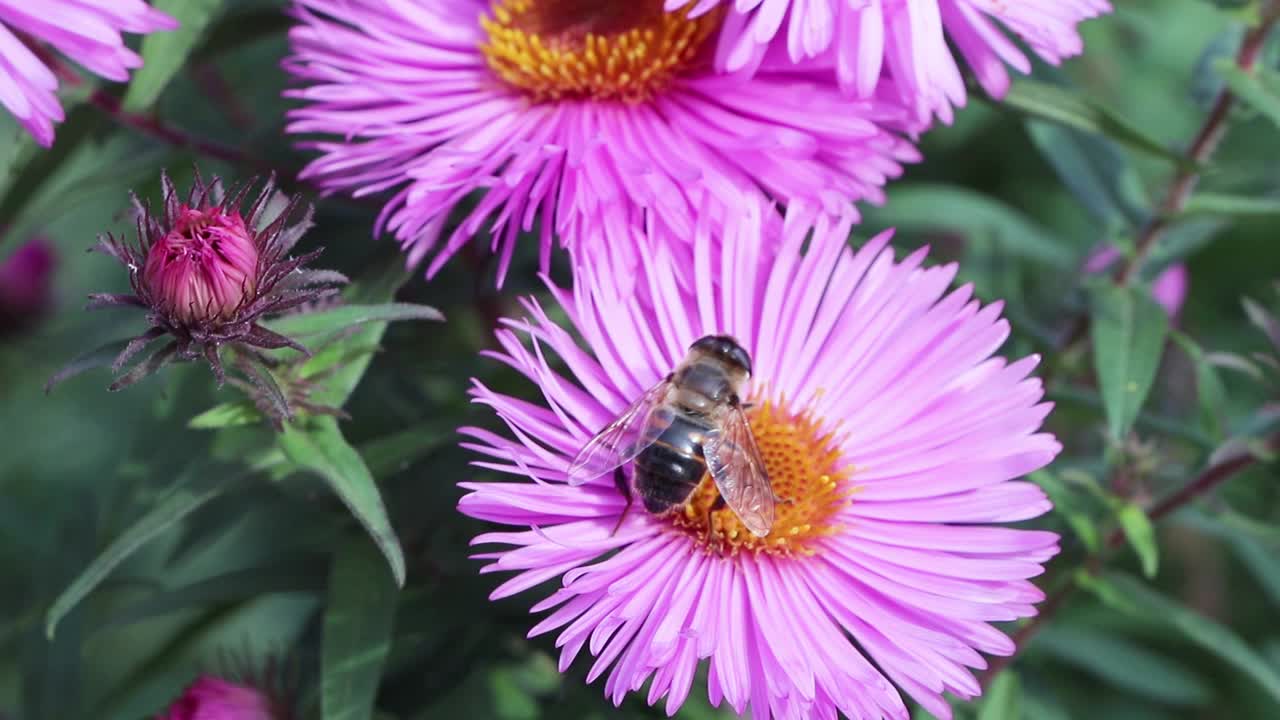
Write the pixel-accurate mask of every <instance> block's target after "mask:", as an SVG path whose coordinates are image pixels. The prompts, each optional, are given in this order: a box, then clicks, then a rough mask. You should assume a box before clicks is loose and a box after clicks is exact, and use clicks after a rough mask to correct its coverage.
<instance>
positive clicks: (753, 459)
mask: <svg viewBox="0 0 1280 720" xmlns="http://www.w3.org/2000/svg"><path fill="white" fill-rule="evenodd" d="M702 452H703V455H704V456H705V457H706V459H707V469H708V470H709V471H710V472H711V477H712V478H713V479H714V480H715V481H716V487H717V488H719V490H720V496H721V497H723V498H724V501H725V502H726V503H728V505H729V507H730V508H731V509H732V510H733V511H734V512H735V513H737V515H738V518H739V519H741V520H742V524H743V525H746V526H747V529H748V530H750V531H751V532H752V534H754V535H757V536H759V537H764V536H765V535H768V534H769V530H770V529H771V528H773V502H774V500H773V486H772V485H770V484H769V475H768V473H767V472H765V468H764V460H763V459H762V458H761V457H760V448H759V447H758V446H757V445H756V439H755V436H754V435H752V434H751V425H750V424H748V423H747V416H746V413H744V412H743V411H742V408H740V407H734V408H730V409H728V410H727V414H726V416H725V419H724V422H723V423H721V427H720V429H719V430H713V431H711V432H709V433H707V435H706V437H704V438H703V440H702Z"/></svg>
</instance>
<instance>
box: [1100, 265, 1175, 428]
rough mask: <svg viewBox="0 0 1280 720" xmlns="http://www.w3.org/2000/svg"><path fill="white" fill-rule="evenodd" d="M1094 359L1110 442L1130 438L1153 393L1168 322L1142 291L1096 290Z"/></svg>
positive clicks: (1105, 285) (1107, 287)
mask: <svg viewBox="0 0 1280 720" xmlns="http://www.w3.org/2000/svg"><path fill="white" fill-rule="evenodd" d="M1092 305H1093V313H1092V314H1093V323H1092V335H1093V359H1094V366H1095V368H1096V369H1097V373H1098V382H1099V384H1100V385H1101V390H1102V403H1103V409H1104V411H1105V412H1106V415H1107V426H1108V427H1109V428H1110V430H1111V436H1112V438H1114V439H1117V440H1119V439H1122V438H1124V437H1125V435H1127V434H1128V432H1129V428H1130V427H1132V426H1133V421H1134V420H1136V419H1137V417H1138V412H1139V411H1140V410H1142V404H1143V403H1144V402H1145V401H1146V399H1147V393H1149V392H1150V391H1151V384H1152V382H1153V381H1154V380H1155V377H1156V370H1157V369H1158V368H1159V366H1160V355H1161V353H1162V352H1163V350H1164V339H1165V335H1166V334H1167V333H1168V331H1169V318H1168V316H1166V315H1165V313H1164V310H1163V309H1162V308H1161V307H1160V305H1158V304H1157V303H1156V301H1155V300H1153V299H1152V298H1151V294H1150V292H1148V291H1147V290H1146V289H1140V288H1128V287H1117V286H1115V285H1112V284H1110V283H1106V282H1102V283H1099V284H1097V285H1095V286H1094V288H1093V292H1092Z"/></svg>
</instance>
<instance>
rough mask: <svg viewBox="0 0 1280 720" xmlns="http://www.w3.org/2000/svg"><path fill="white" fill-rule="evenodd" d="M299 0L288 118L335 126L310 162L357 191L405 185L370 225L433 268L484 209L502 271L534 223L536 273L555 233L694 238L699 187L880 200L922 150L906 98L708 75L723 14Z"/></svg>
mask: <svg viewBox="0 0 1280 720" xmlns="http://www.w3.org/2000/svg"><path fill="white" fill-rule="evenodd" d="M294 12H295V14H296V16H297V18H298V20H299V24H298V25H297V26H296V27H295V28H294V29H293V30H292V32H291V33H290V38H291V40H292V43H293V55H292V57H291V58H289V59H288V60H287V61H286V63H285V66H286V68H287V69H288V70H289V71H290V72H291V73H292V74H293V75H294V76H295V77H297V78H299V79H300V80H302V81H303V82H304V83H305V84H306V86H305V87H302V88H299V89H296V90H292V91H290V92H289V93H288V94H289V95H290V96H291V97H294V98H297V99H299V100H301V101H303V106H302V107H301V108H299V109H296V110H294V111H292V112H291V113H290V117H291V119H292V122H291V123H290V124H289V127H288V130H289V131H290V132H292V133H299V134H320V135H327V136H331V137H329V138H327V139H321V140H315V141H310V142H308V143H306V145H307V146H309V147H312V148H314V149H317V150H319V151H320V153H321V156H320V157H319V158H318V159H316V160H314V161H313V162H312V163H311V164H310V165H309V166H308V167H307V169H306V171H305V173H304V175H305V176H306V177H308V178H311V179H313V180H315V181H316V182H318V183H319V184H321V185H322V186H323V187H325V188H327V189H329V190H332V191H339V190H340V191H349V192H351V193H353V194H355V195H369V194H374V193H378V192H381V191H384V190H393V189H394V190H395V191H396V192H395V195H394V196H393V197H392V199H391V200H390V202H388V203H387V205H386V206H385V208H384V210H383V213H382V215H381V217H380V218H379V221H378V223H377V226H376V227H375V233H381V232H382V231H383V230H387V231H390V232H392V233H394V235H395V237H396V238H397V239H398V240H399V241H400V243H401V244H402V245H403V246H404V248H405V250H406V251H407V252H408V253H409V256H410V259H411V261H414V262H416V261H418V260H419V259H421V258H423V257H424V256H427V255H428V254H432V255H434V257H433V259H432V262H431V263H430V265H429V266H428V269H427V274H428V276H431V275H434V274H435V273H436V272H438V271H439V269H440V268H441V266H442V265H443V264H444V263H445V261H447V260H448V258H449V257H451V256H452V255H453V254H455V253H456V252H457V251H458V250H459V249H460V248H461V247H462V245H463V244H464V243H466V242H467V241H468V240H469V239H470V238H471V237H473V236H475V235H476V234H477V233H479V232H481V231H482V230H483V229H485V228H486V227H487V226H488V225H489V224H491V225H492V240H491V243H490V249H491V250H492V251H494V252H497V253H499V255H500V263H499V269H498V282H499V283H501V282H502V279H503V277H504V276H505V273H506V271H507V269H508V267H509V265H510V263H511V260H512V254H513V252H514V250H515V245H516V242H517V239H518V236H519V235H520V233H522V232H529V233H533V232H537V233H538V235H539V239H538V242H539V243H540V250H541V258H540V259H541V267H542V268H543V269H546V268H547V267H548V262H549V257H550V253H551V250H552V247H553V243H554V238H555V235H556V234H559V235H560V241H561V243H562V244H567V245H573V246H575V247H579V246H581V247H582V248H583V249H584V250H585V251H586V252H589V253H591V254H593V255H599V254H600V253H608V254H609V255H611V256H612V260H613V261H614V262H615V264H616V265H617V267H619V268H626V269H634V268H635V267H636V266H637V265H638V263H639V259H638V257H637V255H636V251H635V247H634V243H633V240H632V238H633V236H634V233H633V232H632V231H631V229H632V228H635V227H641V226H643V225H644V224H645V223H647V222H656V223H657V224H659V225H661V226H663V227H664V228H665V229H666V230H669V232H665V233H663V237H670V238H677V239H679V240H678V242H682V243H685V244H686V246H687V238H689V237H690V236H691V235H692V233H693V227H694V224H695V220H694V218H695V215H696V213H695V209H696V208H701V207H704V206H706V205H708V203H705V202H704V199H705V198H711V199H712V200H714V203H711V205H717V204H718V206H719V209H718V211H717V212H718V214H724V213H731V212H737V208H738V206H739V204H740V202H741V200H740V198H742V197H743V196H744V195H746V194H748V192H750V191H754V190H756V189H758V188H759V189H763V190H764V191H766V192H767V193H769V194H771V195H772V196H774V197H776V198H778V199H779V200H782V201H788V202H789V201H805V202H809V203H810V204H813V205H821V206H823V207H824V208H826V209H828V210H831V211H840V210H841V209H843V208H844V207H845V206H847V204H848V203H850V202H853V201H857V200H868V201H871V202H878V201H881V200H882V199H883V195H882V192H881V186H882V185H883V183H884V182H885V181H886V180H887V179H888V178H891V177H895V176H897V175H898V174H899V173H900V171H901V167H900V163H902V162H905V161H913V160H915V159H917V154H916V152H915V150H914V148H913V147H912V146H911V145H910V144H909V143H908V142H907V141H906V140H904V139H902V138H901V137H899V136H897V135H895V134H893V132H892V131H893V130H899V129H903V128H905V127H906V119H907V112H906V110H905V108H903V107H902V106H901V105H900V104H898V103H896V101H895V102H885V101H882V99H881V98H880V97H879V96H870V94H869V96H868V98H866V99H863V100H854V99H850V98H848V97H846V96H844V95H843V94H842V93H840V91H839V88H838V87H836V85H835V82H834V78H831V77H830V76H829V74H828V73H802V72H800V71H797V70H794V69H789V71H779V72H761V73H758V74H757V75H756V76H755V77H754V78H746V77H738V76H725V75H718V74H716V73H715V72H714V69H713V68H712V66H711V57H710V54H711V51H712V49H713V48H712V47H711V45H712V42H711V38H712V37H713V36H714V35H715V33H716V32H717V31H718V29H719V26H720V22H721V18H722V16H723V13H721V12H712V13H703V14H701V15H700V16H699V17H698V18H694V19H690V18H687V17H686V16H685V13H683V12H679V13H665V12H664V11H663V9H662V0H635V2H629V3H588V2H572V3H566V2H563V1H559V0H499V1H498V2H496V3H495V2H490V0H439V1H438V2H431V3H420V2H403V1H402V2H383V1H382V0H297V2H296V3H295V6H294ZM887 92H888V91H887V90H886V93H887ZM464 202H465V203H473V204H470V205H465V207H466V208H467V209H466V210H465V211H464V213H465V216H464V217H463V220H462V222H461V223H460V224H459V225H458V227H457V228H456V229H455V230H454V231H453V233H452V234H451V235H449V236H448V237H443V238H442V237H438V236H439V234H440V230H441V227H442V226H443V224H444V221H445V219H446V218H447V216H448V215H449V213H450V212H451V211H452V210H453V209H454V207H455V206H457V205H459V204H460V203H464ZM539 218H540V220H539ZM587 237H590V238H592V240H591V241H587V240H585V239H584V238H587ZM685 254H686V256H687V250H686V251H685Z"/></svg>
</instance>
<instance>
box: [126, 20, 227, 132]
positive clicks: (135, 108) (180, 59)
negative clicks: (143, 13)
mask: <svg viewBox="0 0 1280 720" xmlns="http://www.w3.org/2000/svg"><path fill="white" fill-rule="evenodd" d="M222 3H223V0H154V2H153V3H152V5H154V6H155V8H156V9H157V10H161V11H163V12H166V13H168V14H169V15H171V16H173V17H174V18H175V19H176V20H177V21H178V23H179V26H178V28H177V29H176V30H170V31H167V32H158V33H151V34H150V35H147V36H146V37H144V38H143V39H142V49H141V54H142V61H143V64H142V67H140V68H138V70H137V72H135V73H134V74H133V81H132V82H130V83H129V90H128V92H126V93H125V96H124V109H125V110H126V111H128V112H139V111H142V110H146V109H147V108H149V107H151V106H152V105H153V104H155V101H156V99H157V98H159V97H160V93H162V92H164V88H165V86H166V85H168V84H169V81H170V80H172V79H173V76H174V75H176V74H177V73H178V71H179V70H181V69H182V66H183V64H184V63H185V62H186V60H187V56H188V55H190V54H191V51H192V50H194V49H195V47H196V45H197V44H198V43H199V42H200V38H201V37H202V36H203V35H204V31H205V28H206V27H208V25H209V22H210V21H212V20H213V18H214V17H215V16H216V15H217V14H218V12H219V11H220V10H221V9H222Z"/></svg>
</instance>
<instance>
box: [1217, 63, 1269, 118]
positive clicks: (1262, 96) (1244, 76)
mask: <svg viewBox="0 0 1280 720" xmlns="http://www.w3.org/2000/svg"><path fill="white" fill-rule="evenodd" d="M1213 69H1214V70H1215V71H1216V72H1217V73H1218V75H1219V76H1221V77H1222V79H1223V80H1224V81H1225V82H1226V83H1227V87H1229V88H1231V91H1232V92H1234V93H1235V94H1236V96H1238V97H1239V98H1240V99H1241V100H1243V101H1244V102H1245V103H1247V104H1248V105H1249V106H1250V107H1252V108H1253V109H1255V110H1257V111H1258V112H1260V113H1262V114H1263V115H1266V116H1267V117H1268V118H1270V119H1271V122H1273V123H1275V124H1276V126H1277V127H1280V80H1277V76H1276V75H1275V74H1274V73H1271V72H1267V71H1265V70H1260V71H1258V72H1256V73H1251V72H1247V71H1246V70H1244V69H1243V68H1241V67H1240V66H1239V65H1237V64H1236V63H1235V60H1234V59H1232V58H1219V59H1218V60H1217V62H1215V63H1214V64H1213Z"/></svg>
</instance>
